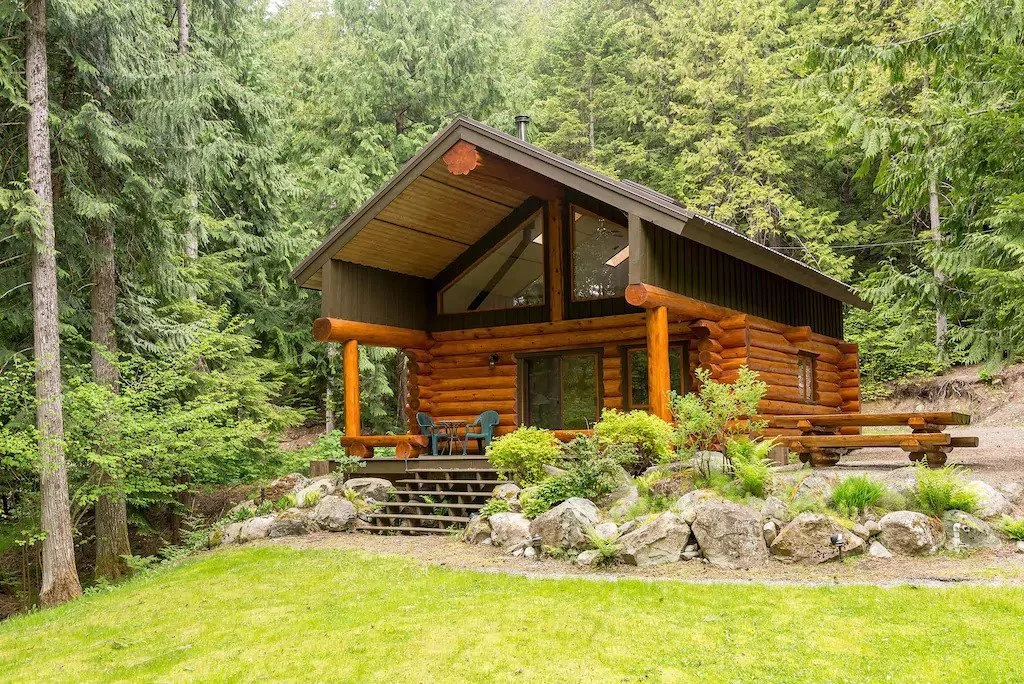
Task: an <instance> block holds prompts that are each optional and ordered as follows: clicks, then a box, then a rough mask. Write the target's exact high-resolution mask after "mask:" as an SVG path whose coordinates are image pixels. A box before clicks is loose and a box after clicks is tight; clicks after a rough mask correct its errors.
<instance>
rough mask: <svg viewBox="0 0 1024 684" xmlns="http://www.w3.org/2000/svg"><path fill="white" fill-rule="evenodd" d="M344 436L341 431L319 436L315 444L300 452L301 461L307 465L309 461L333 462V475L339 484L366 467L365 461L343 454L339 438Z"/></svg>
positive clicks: (343, 450) (343, 449)
mask: <svg viewBox="0 0 1024 684" xmlns="http://www.w3.org/2000/svg"><path fill="white" fill-rule="evenodd" d="M344 436H345V433H344V432H342V431H341V430H334V431H332V432H329V433H327V434H326V435H321V436H320V437H319V438H318V439H317V440H316V441H315V442H313V443H312V444H310V445H309V446H308V447H306V448H305V449H301V450H300V453H301V460H302V461H304V462H305V463H307V464H308V463H309V462H310V461H332V462H334V464H335V465H336V466H337V470H335V471H334V473H333V474H334V475H335V477H336V478H338V479H339V481H340V482H344V481H345V480H346V479H348V476H349V475H351V474H352V473H354V472H356V471H357V470H359V469H360V468H365V467H366V459H364V458H359V457H357V456H349V455H348V453H346V452H345V447H343V446H341V438H342V437H344Z"/></svg>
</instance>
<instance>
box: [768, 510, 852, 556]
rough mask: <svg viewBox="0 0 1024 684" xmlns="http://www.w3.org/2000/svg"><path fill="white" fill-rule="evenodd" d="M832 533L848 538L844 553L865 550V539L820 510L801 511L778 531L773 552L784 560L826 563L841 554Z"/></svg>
mask: <svg viewBox="0 0 1024 684" xmlns="http://www.w3.org/2000/svg"><path fill="white" fill-rule="evenodd" d="M832 535H842V537H843V539H844V540H845V541H846V545H845V546H844V547H843V553H844V554H849V555H852V554H856V553H862V552H863V551H864V540H863V539H861V538H860V537H858V536H857V535H855V534H851V533H850V532H849V531H848V530H846V529H845V528H843V526H842V525H840V524H839V523H837V522H836V521H835V520H833V519H832V518H829V517H828V516H827V515H821V514H820V513H801V514H800V515H798V516H796V517H795V518H793V522H791V523H789V524H788V525H786V526H785V527H783V528H782V531H781V532H779V535H778V536H777V537H776V538H775V541H774V542H772V546H771V549H770V550H771V554H772V556H774V557H775V558H777V559H779V560H780V561H783V562H785V563H800V564H803V565H816V564H818V563H824V562H825V561H829V560H832V559H833V558H838V557H839V547H837V546H833V545H832Z"/></svg>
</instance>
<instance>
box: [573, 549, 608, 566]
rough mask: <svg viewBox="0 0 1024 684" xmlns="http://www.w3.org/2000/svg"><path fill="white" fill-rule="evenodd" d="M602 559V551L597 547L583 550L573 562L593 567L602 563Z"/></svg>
mask: <svg viewBox="0 0 1024 684" xmlns="http://www.w3.org/2000/svg"><path fill="white" fill-rule="evenodd" d="M601 559H602V556H601V552H600V551H598V550H597V549H587V550H586V551H582V552H581V553H580V555H578V556H576V560H574V561H573V562H574V563H576V565H585V566H588V567H592V566H595V565H597V564H598V563H600V562H601Z"/></svg>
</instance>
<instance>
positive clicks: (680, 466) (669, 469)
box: [641, 461, 693, 476]
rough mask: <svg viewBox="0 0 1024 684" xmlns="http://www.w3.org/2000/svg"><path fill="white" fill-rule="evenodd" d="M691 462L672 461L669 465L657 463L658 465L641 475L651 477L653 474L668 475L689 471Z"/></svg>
mask: <svg viewBox="0 0 1024 684" xmlns="http://www.w3.org/2000/svg"><path fill="white" fill-rule="evenodd" d="M692 464H693V461H673V462H671V463H659V464H658V465H652V466H651V467H649V468H648V469H647V470H645V471H644V472H643V473H641V474H642V475H645V476H646V475H653V474H654V473H659V474H665V475H670V474H672V473H678V472H682V471H684V470H689V469H690V467H691V466H692Z"/></svg>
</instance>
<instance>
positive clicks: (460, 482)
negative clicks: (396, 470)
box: [395, 479, 508, 487]
mask: <svg viewBox="0 0 1024 684" xmlns="http://www.w3.org/2000/svg"><path fill="white" fill-rule="evenodd" d="M507 482H508V480H469V479H463V480H415V479H413V480H395V484H406V485H453V484H454V485H494V486H495V487H497V486H498V485H500V484H506V483H507Z"/></svg>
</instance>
